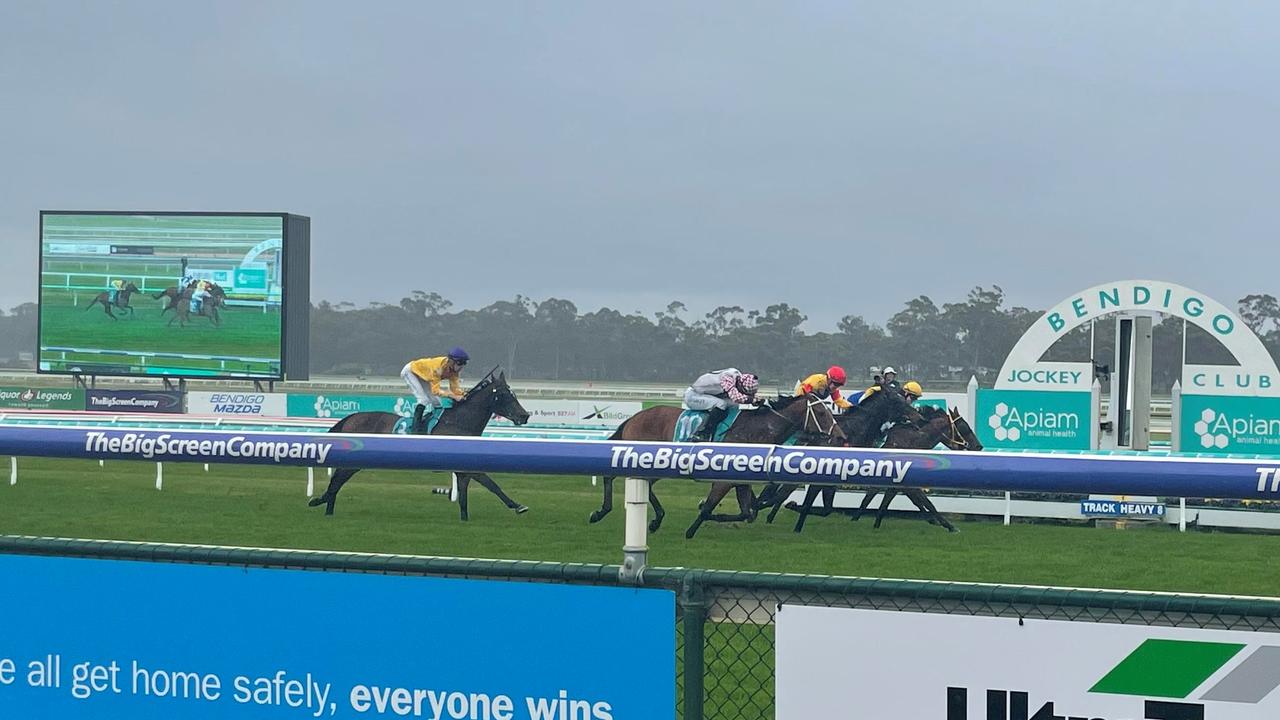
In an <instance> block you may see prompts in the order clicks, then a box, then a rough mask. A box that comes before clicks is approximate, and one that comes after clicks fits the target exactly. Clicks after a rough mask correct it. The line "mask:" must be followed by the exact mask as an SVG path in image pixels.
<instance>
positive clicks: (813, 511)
mask: <svg viewBox="0 0 1280 720" xmlns="http://www.w3.org/2000/svg"><path fill="white" fill-rule="evenodd" d="M819 492H820V494H821V497H822V507H820V508H819V507H813V508H810V509H809V514H810V515H816V516H818V517H827V516H828V515H830V514H831V513H832V512H834V511H835V509H836V489H835V488H833V487H823V488H822V489H821V490H820V491H819ZM815 500H816V498H815Z"/></svg>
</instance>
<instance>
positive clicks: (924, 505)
mask: <svg viewBox="0 0 1280 720" xmlns="http://www.w3.org/2000/svg"><path fill="white" fill-rule="evenodd" d="M906 493H907V497H909V498H911V502H914V503H915V504H916V507H918V508H920V510H921V511H923V512H926V513H928V514H929V521H930V522H932V523H936V524H938V525H941V526H942V527H944V528H946V529H947V532H950V533H958V532H960V529H959V528H957V527H956V526H955V525H952V524H951V521H949V520H947V518H946V517H945V516H944V515H943V514H942V513H940V512H938V508H937V507H936V506H935V505H934V504H933V501H932V500H930V499H929V496H928V495H925V494H924V491H923V490H907V491H906Z"/></svg>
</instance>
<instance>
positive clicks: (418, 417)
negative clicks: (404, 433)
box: [412, 404, 427, 435]
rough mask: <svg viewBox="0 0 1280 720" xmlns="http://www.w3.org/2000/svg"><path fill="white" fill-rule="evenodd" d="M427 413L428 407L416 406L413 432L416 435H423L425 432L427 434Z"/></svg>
mask: <svg viewBox="0 0 1280 720" xmlns="http://www.w3.org/2000/svg"><path fill="white" fill-rule="evenodd" d="M426 412H427V406H426V405H421V404H419V405H416V406H414V408H413V431H412V432H413V434H414V435H421V434H422V433H424V432H426V431H427V418H426Z"/></svg>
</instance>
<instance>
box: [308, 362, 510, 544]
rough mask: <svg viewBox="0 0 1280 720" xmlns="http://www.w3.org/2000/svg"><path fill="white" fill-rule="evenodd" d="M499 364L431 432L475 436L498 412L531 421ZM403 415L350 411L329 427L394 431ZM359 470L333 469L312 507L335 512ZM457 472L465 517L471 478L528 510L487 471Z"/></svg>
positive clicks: (444, 413) (445, 412) (349, 430)
mask: <svg viewBox="0 0 1280 720" xmlns="http://www.w3.org/2000/svg"><path fill="white" fill-rule="evenodd" d="M496 371H497V368H494V370H492V371H490V372H489V374H488V375H485V376H484V378H483V379H481V380H480V382H478V383H476V386H475V387H473V388H471V389H470V390H468V391H467V394H466V395H465V396H464V397H463V398H462V399H461V400H458V401H457V402H456V403H454V404H453V407H450V408H445V409H444V410H443V411H442V412H441V413H440V421H439V422H438V423H436V426H435V427H434V428H432V429H431V432H430V434H431V435H464V436H471V437H475V436H478V435H480V433H482V432H484V428H485V426H486V425H488V424H489V419H490V418H492V417H493V416H494V415H495V414H497V415H501V416H503V417H505V418H507V419H509V420H511V422H513V423H515V424H516V425H524V424H525V423H527V422H529V411H528V410H525V409H524V407H523V406H522V405H521V404H520V401H519V400H518V399H517V398H516V396H515V393H513V392H512V391H511V386H510V385H508V384H507V377H506V374H505V373H499V374H498V375H497V376H494V372H496ZM400 420H401V417H400V416H399V415H397V414H396V413H389V412H358V413H352V414H351V415H348V416H346V417H344V418H342V419H341V420H339V421H338V422H336V423H334V425H333V427H331V428H329V432H347V433H369V434H375V435H389V434H392V433H394V432H395V427H396V423H398V422H399V421H400ZM358 472H360V468H338V469H337V470H336V471H334V473H333V478H331V479H330V480H329V487H328V489H326V490H325V491H324V494H323V495H321V496H320V497H316V498H312V499H311V501H310V502H309V503H307V504H308V505H309V506H310V507H317V506H319V505H324V506H325V509H324V514H325V515H332V514H333V504H334V502H335V501H336V500H337V499H338V491H339V490H341V489H342V486H343V485H345V484H346V482H347V481H348V480H350V479H351V476H352V475H355V474H356V473H358ZM457 476H458V509H459V511H460V513H461V516H462V519H463V520H467V519H468V518H469V515H468V513H467V487H468V486H469V485H470V483H471V481H472V480H475V481H476V482H478V483H480V484H481V485H483V486H484V487H485V489H487V490H489V492H492V493H493V494H494V495H497V496H498V499H499V500H501V501H502V502H503V504H505V505H506V506H507V507H508V508H509V509H511V510H515V511H516V513H517V514H519V513H523V512H526V511H528V509H529V508H528V507H526V506H524V505H521V504H520V503H518V502H516V501H515V500H512V499H511V498H510V497H508V496H507V494H506V493H504V492H502V488H500V487H498V484H497V483H495V482H494V481H493V479H492V478H490V477H489V476H488V475H486V474H484V473H478V472H460V473H457Z"/></svg>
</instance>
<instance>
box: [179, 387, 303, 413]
mask: <svg viewBox="0 0 1280 720" xmlns="http://www.w3.org/2000/svg"><path fill="white" fill-rule="evenodd" d="M287 397H288V396H287V395H285V394H284V393H260V392H245V391H243V390H231V391H226V392H189V393H187V412H188V413H191V414H192V415H227V416H232V417H285V416H286V414H287V412H288V401H287V400H286V398H287Z"/></svg>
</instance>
